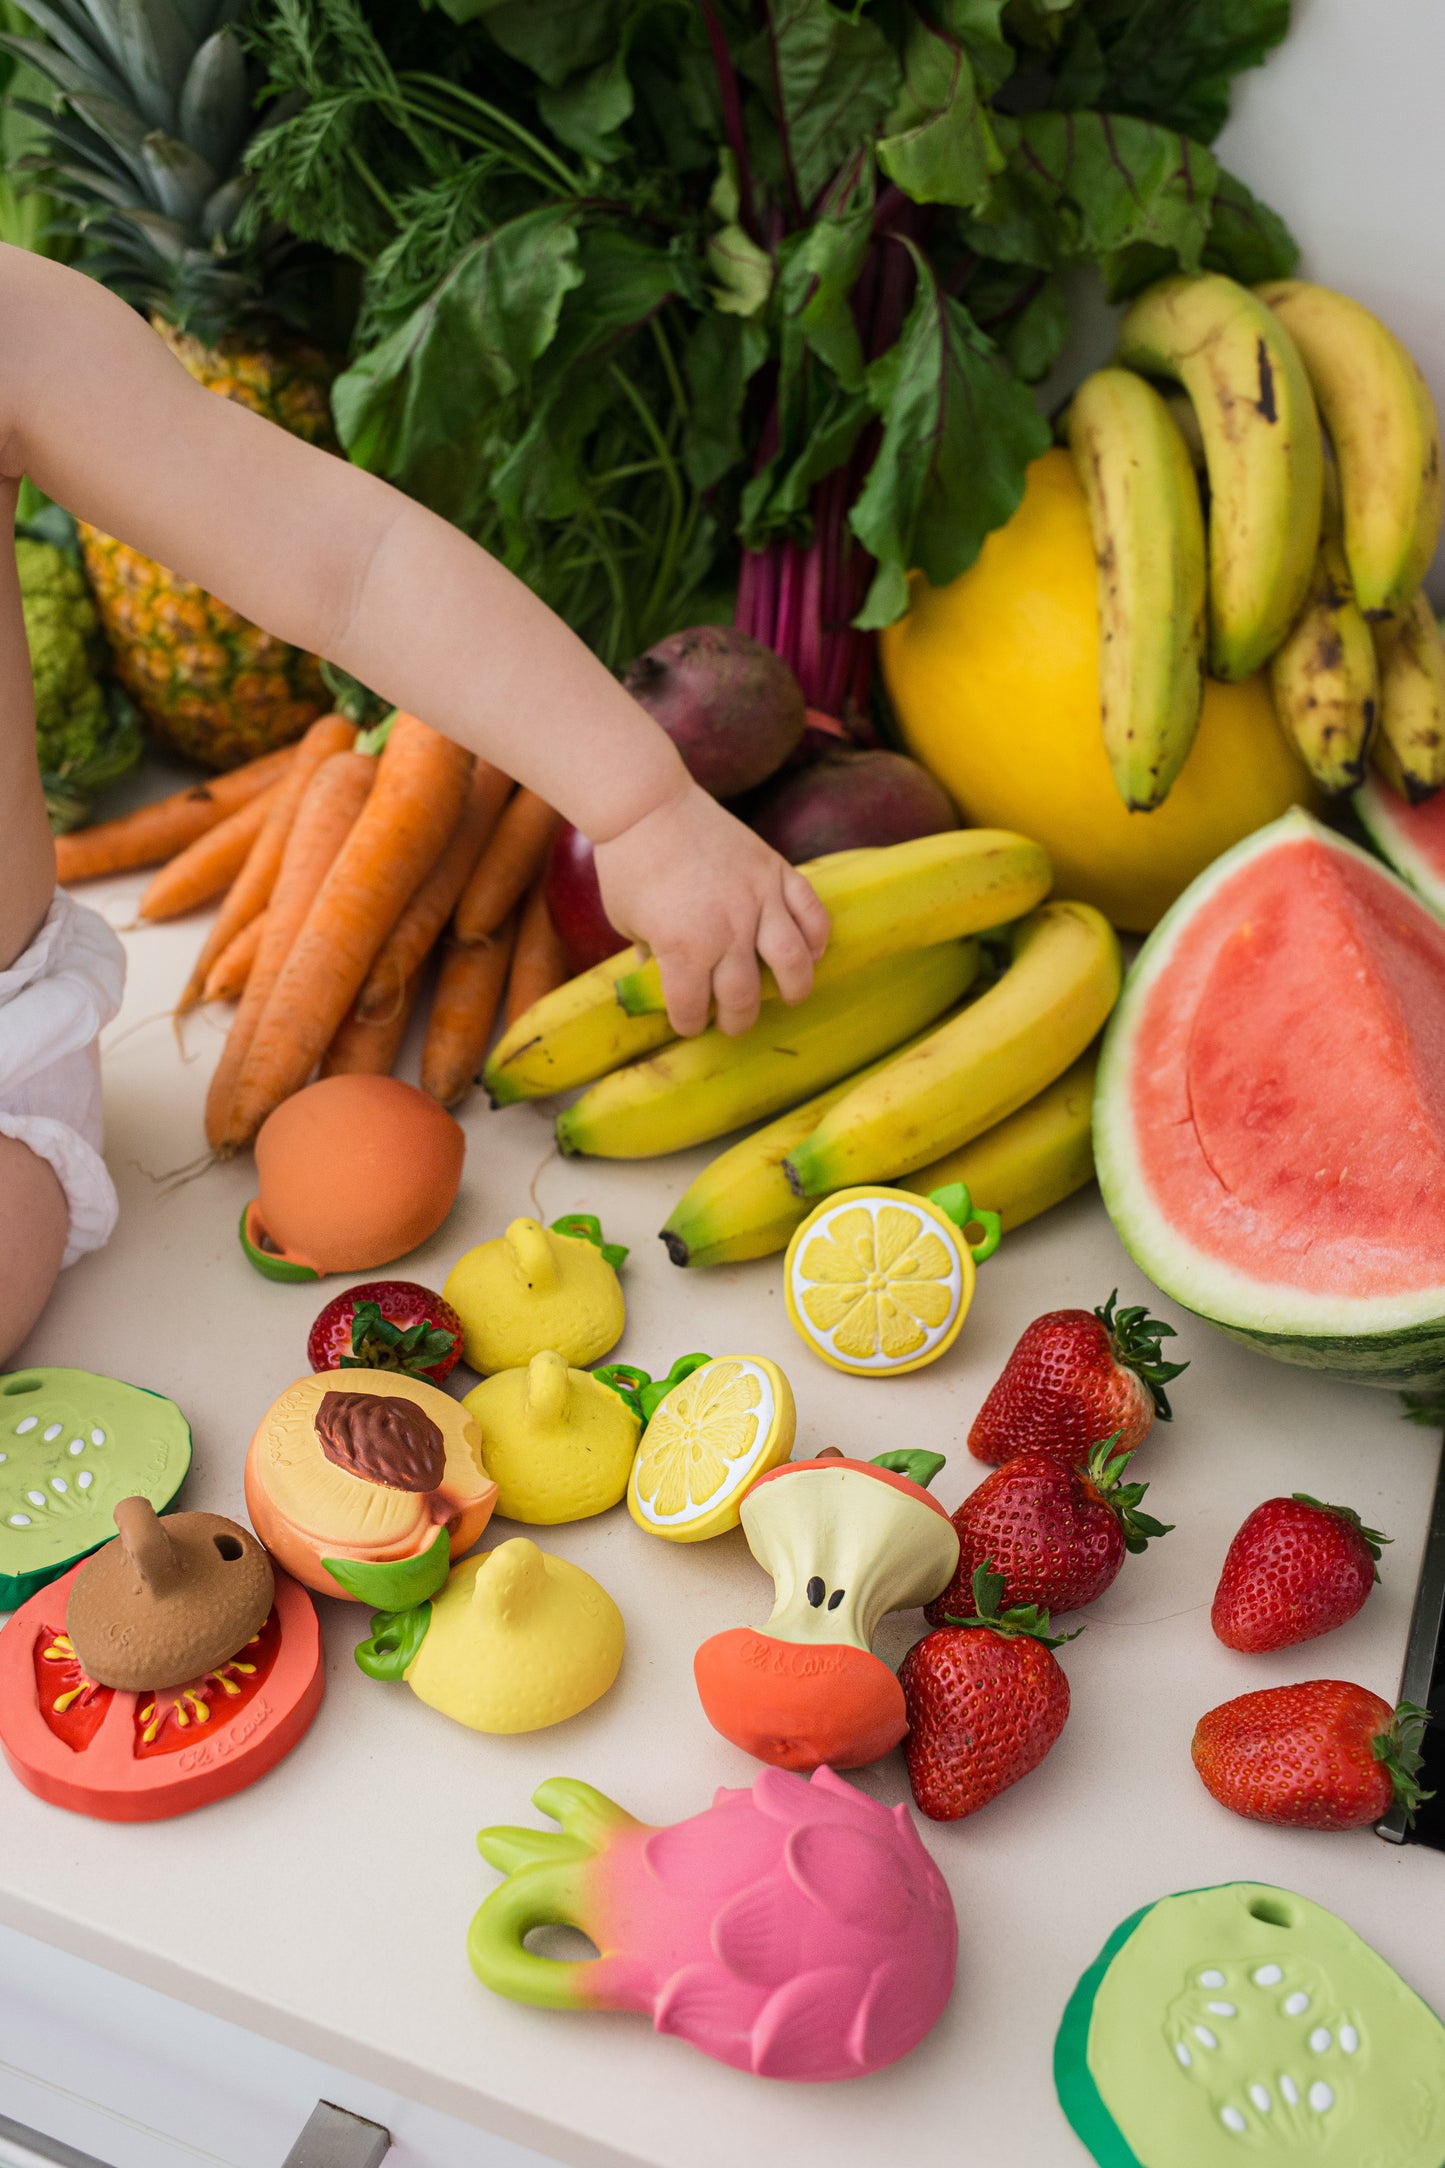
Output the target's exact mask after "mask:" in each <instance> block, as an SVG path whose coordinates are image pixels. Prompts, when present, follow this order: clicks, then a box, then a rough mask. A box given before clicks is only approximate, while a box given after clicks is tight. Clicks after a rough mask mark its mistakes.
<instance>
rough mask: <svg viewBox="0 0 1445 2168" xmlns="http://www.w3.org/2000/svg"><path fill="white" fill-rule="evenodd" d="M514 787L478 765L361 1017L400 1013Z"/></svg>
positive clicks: (387, 949)
mask: <svg viewBox="0 0 1445 2168" xmlns="http://www.w3.org/2000/svg"><path fill="white" fill-rule="evenodd" d="M511 788H512V785H511V781H510V779H509V778H508V777H507V776H505V775H503V774H502V771H501V769H500V768H494V767H493V766H492V764H491V762H490V761H488V760H479V761H478V762H477V764H476V767H475V768H474V769H473V771H472V781H471V788H470V790H469V791H468V793H467V801H466V804H465V805H464V807H463V808H462V816H461V819H460V820H459V821H458V822H457V825H456V827H455V828H454V829H453V830H452V833H451V837H450V840H449V841H448V842H447V843H446V845H445V846H444V847H443V850H442V853H441V856H440V857H439V858H438V859H437V861H436V863H435V864H434V865H433V867H432V869H431V871H430V873H429V874H428V875H427V876H426V879H425V880H424V881H423V882H422V884H421V886H420V888H418V889H417V891H416V893H415V894H414V895H413V897H412V899H411V901H410V903H408V905H407V907H406V909H405V910H404V911H403V912H402V914H401V917H400V918H399V919H398V920H397V922H396V924H395V925H394V926H393V927H392V929H391V932H390V933H389V934H388V935H387V937H386V939H385V940H384V941H383V942H382V944H381V947H380V949H379V950H378V951H377V955H376V959H375V961H374V962H373V964H372V966H371V969H370V971H369V972H368V973H367V975H366V983H365V985H364V986H363V987H362V989H361V992H360V993H359V994H358V995H357V997H356V1011H357V1015H358V1016H361V1017H366V1018H368V1019H369V1020H370V1021H372V1022H380V1021H381V1020H382V1019H383V1018H385V1017H387V1016H389V1015H390V1014H391V1012H392V1011H393V1010H394V1009H395V1007H396V1004H397V1000H398V997H399V995H400V994H401V991H402V988H403V987H404V986H405V985H406V983H407V981H408V980H409V979H410V978H411V976H412V974H413V973H414V972H415V970H416V967H417V965H418V964H419V963H420V962H421V960H422V958H423V957H424V956H425V955H426V953H427V951H428V950H429V949H430V947H431V945H432V943H433V942H434V941H435V939H436V937H437V935H438V934H439V933H440V932H441V930H442V928H443V926H445V924H446V922H447V920H448V919H449V918H450V917H451V915H452V912H453V911H454V910H455V909H456V905H457V898H458V897H459V896H460V895H461V892H462V890H463V889H464V888H465V887H466V885H467V881H468V879H469V878H470V875H471V871H472V868H473V867H474V866H475V865H476V863H477V860H478V858H479V857H480V856H481V854H482V852H483V851H484V850H485V848H486V844H487V838H488V837H489V836H490V835H491V833H492V830H493V829H494V828H495V827H496V825H497V819H498V816H499V815H500V813H501V811H502V808H503V806H504V805H505V804H506V802H507V795H508V793H509V791H510V790H511Z"/></svg>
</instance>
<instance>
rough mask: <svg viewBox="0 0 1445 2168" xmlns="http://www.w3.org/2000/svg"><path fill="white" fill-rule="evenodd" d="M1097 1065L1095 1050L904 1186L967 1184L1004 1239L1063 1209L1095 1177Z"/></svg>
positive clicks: (926, 1190) (924, 1190) (923, 1189)
mask: <svg viewBox="0 0 1445 2168" xmlns="http://www.w3.org/2000/svg"><path fill="white" fill-rule="evenodd" d="M1098 1066H1099V1050H1098V1048H1097V1047H1091V1048H1090V1050H1089V1052H1088V1053H1087V1054H1084V1055H1081V1056H1080V1058H1079V1060H1078V1061H1076V1062H1075V1063H1074V1065H1073V1067H1072V1068H1071V1069H1066V1070H1065V1071H1064V1073H1063V1075H1062V1076H1061V1077H1057V1078H1056V1079H1055V1080H1054V1082H1053V1083H1052V1084H1050V1085H1049V1086H1048V1087H1047V1088H1046V1089H1045V1090H1044V1091H1041V1092H1040V1093H1039V1095H1038V1097H1037V1098H1036V1099H1030V1100H1029V1101H1028V1103H1027V1104H1026V1105H1025V1106H1021V1107H1020V1108H1019V1110H1018V1112H1017V1114H1009V1115H1007V1116H1005V1118H1004V1120H1003V1121H1001V1122H996V1123H995V1124H994V1126H993V1128H992V1129H985V1131H984V1132H983V1135H982V1136H981V1137H975V1138H974V1140H973V1142H972V1143H971V1144H964V1145H960V1147H959V1149H958V1150H957V1151H956V1152H945V1153H944V1155H943V1157H942V1159H935V1160H934V1161H933V1163H932V1165H931V1166H927V1167H920V1168H919V1169H918V1172H917V1173H916V1174H905V1175H904V1176H903V1177H902V1179H901V1180H900V1182H899V1184H898V1187H899V1188H900V1189H914V1190H917V1191H918V1192H919V1193H920V1195H922V1196H924V1197H927V1196H928V1195H930V1194H931V1192H932V1191H933V1190H935V1189H944V1188H946V1187H947V1186H948V1185H949V1184H950V1183H953V1182H962V1183H964V1184H965V1185H966V1186H967V1189H968V1194H969V1196H970V1197H971V1198H972V1199H973V1202H974V1204H975V1205H979V1206H982V1207H983V1208H984V1209H985V1210H987V1211H992V1212H997V1214H998V1215H999V1218H1000V1219H1001V1220H1002V1222H1003V1231H1004V1233H1005V1234H1007V1233H1008V1232H1009V1230H1010V1228H1012V1227H1022V1226H1023V1224H1024V1221H1025V1220H1031V1219H1037V1217H1038V1215H1039V1214H1040V1212H1047V1211H1049V1210H1050V1208H1051V1207H1052V1206H1054V1205H1056V1204H1062V1203H1063V1201H1064V1199H1065V1198H1066V1197H1072V1196H1073V1194H1074V1191H1075V1190H1076V1189H1082V1188H1083V1186H1084V1184H1085V1183H1086V1182H1088V1181H1091V1180H1092V1179H1093V1174H1094V1072H1095V1070H1096V1069H1097V1068H1098ZM800 1209H804V1208H802V1207H801V1206H800Z"/></svg>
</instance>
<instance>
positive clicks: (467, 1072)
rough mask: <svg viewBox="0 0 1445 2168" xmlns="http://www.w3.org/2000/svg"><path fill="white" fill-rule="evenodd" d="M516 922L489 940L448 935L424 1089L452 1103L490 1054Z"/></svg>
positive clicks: (429, 1033) (434, 1002)
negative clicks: (458, 937) (465, 939)
mask: <svg viewBox="0 0 1445 2168" xmlns="http://www.w3.org/2000/svg"><path fill="white" fill-rule="evenodd" d="M514 932H515V922H514V921H512V920H510V919H509V920H508V921H507V923H506V925H504V926H500V927H499V928H498V929H497V931H496V933H494V934H493V935H492V936H491V938H490V940H487V941H457V940H455V939H453V938H451V937H448V939H447V941H446V944H445V946H444V947H443V950H442V962H441V970H440V971H439V973H438V974H437V989H436V993H435V995H434V996H433V999H432V1006H431V1015H430V1017H429V1018H428V1020H427V1029H426V1043H425V1045H424V1046H423V1048H422V1056H421V1088H422V1090H423V1091H425V1092H430V1093H431V1095H432V1097H433V1099H439V1100H440V1101H441V1103H442V1105H443V1106H444V1107H450V1106H454V1105H455V1104H456V1102H457V1100H459V1099H462V1098H464V1097H465V1096H466V1094H467V1093H468V1092H469V1091H470V1090H471V1087H472V1084H473V1082H474V1081H475V1079H476V1076H477V1072H478V1071H479V1070H480V1068H481V1066H482V1062H483V1060H484V1058H485V1056H486V1051H487V1044H488V1041H489V1040H490V1039H491V1036H492V1025H493V1024H494V1023H495V1022H496V1017H497V1010H498V1009H499V1008H500V1006H501V1001H502V988H503V986H504V984H505V983H506V977H507V966H508V964H509V963H510V961H511V956H512V945H513V936H514Z"/></svg>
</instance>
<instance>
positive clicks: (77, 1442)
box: [65, 1438, 85, 1453]
mask: <svg viewBox="0 0 1445 2168" xmlns="http://www.w3.org/2000/svg"><path fill="white" fill-rule="evenodd" d="M65 1450H66V1452H67V1453H83V1452H84V1451H85V1440H84V1438H72V1439H71V1441H70V1443H69V1445H68V1446H67V1447H66V1448H65Z"/></svg>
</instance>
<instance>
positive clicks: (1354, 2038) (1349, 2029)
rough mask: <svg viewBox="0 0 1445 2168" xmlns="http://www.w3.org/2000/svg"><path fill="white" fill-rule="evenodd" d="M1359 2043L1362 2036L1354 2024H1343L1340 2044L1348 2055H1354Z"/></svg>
mask: <svg viewBox="0 0 1445 2168" xmlns="http://www.w3.org/2000/svg"><path fill="white" fill-rule="evenodd" d="M1359 2044H1360V2036H1359V2034H1358V2033H1357V2032H1356V2031H1355V2028H1354V2026H1353V2025H1342V2026H1341V2027H1340V2046H1341V2047H1342V2048H1343V2049H1344V2051H1345V2053H1346V2055H1353V2054H1354V2052H1355V2050H1356V2048H1358V2046H1359Z"/></svg>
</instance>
